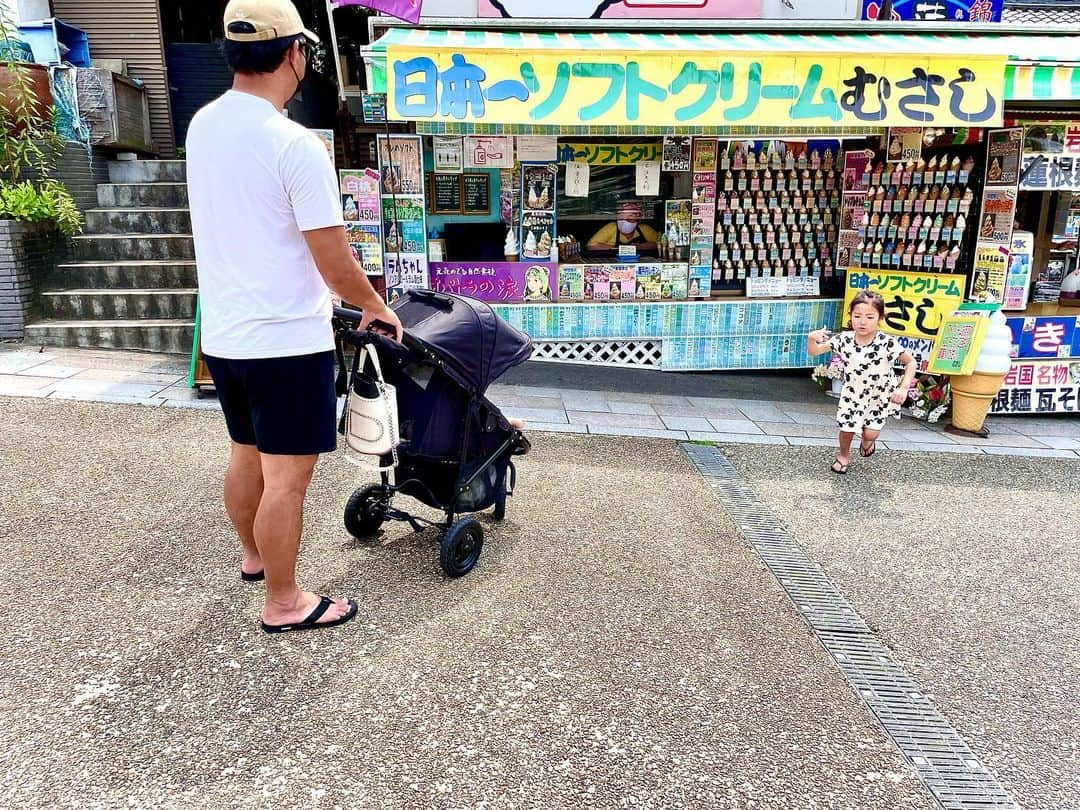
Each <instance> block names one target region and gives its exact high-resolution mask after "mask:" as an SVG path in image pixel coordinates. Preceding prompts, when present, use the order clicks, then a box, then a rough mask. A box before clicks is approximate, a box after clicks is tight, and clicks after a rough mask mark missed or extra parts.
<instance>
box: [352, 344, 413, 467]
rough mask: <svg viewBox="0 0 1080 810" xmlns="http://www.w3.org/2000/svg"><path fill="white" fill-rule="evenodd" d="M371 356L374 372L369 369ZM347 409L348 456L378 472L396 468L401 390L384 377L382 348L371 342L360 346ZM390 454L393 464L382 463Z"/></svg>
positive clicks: (353, 461)
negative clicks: (398, 399) (380, 349)
mask: <svg viewBox="0 0 1080 810" xmlns="http://www.w3.org/2000/svg"><path fill="white" fill-rule="evenodd" d="M369 359H370V360H371V365H372V367H373V368H374V371H375V373H374V376H368V375H367V374H366V373H365V369H366V367H367V361H368V360H369ZM345 410H346V415H345V446H346V448H347V450H346V453H345V458H346V459H347V460H349V461H351V462H352V463H353V464H356V465H357V466H359V467H364V468H365V469H369V470H375V471H376V472H386V471H388V470H392V469H394V467H396V466H397V463H398V457H397V446H398V444H400V443H401V441H400V434H399V433H398V408H397V390H396V389H395V388H394V386H392V385H389V384H388V383H387V382H386V380H385V379H383V374H382V366H381V365H380V364H379V354H378V352H375V351H373V350H370V349H369V348H368V347H367V346H362V347H361V348H359V349H357V356H356V361H355V363H354V365H353V375H352V380H351V381H350V383H349V398H348V400H347V402H346V403H345ZM350 451H351V452H350ZM386 455H391V456H392V458H393V464H392V465H391V466H389V467H383V466H380V463H381V459H382V457H383V456H386Z"/></svg>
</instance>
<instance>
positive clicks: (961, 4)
mask: <svg viewBox="0 0 1080 810" xmlns="http://www.w3.org/2000/svg"><path fill="white" fill-rule="evenodd" d="M1004 5H1005V0H894V2H893V11H892V19H893V20H920V21H927V22H1001V8H1002V6H1004ZM880 14H881V0H863V11H862V18H863V19H864V20H876V19H878V17H879V15H880Z"/></svg>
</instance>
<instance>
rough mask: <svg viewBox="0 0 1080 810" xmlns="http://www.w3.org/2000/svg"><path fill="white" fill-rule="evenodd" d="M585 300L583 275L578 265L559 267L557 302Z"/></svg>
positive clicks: (580, 266)
mask: <svg viewBox="0 0 1080 810" xmlns="http://www.w3.org/2000/svg"><path fill="white" fill-rule="evenodd" d="M584 298H585V273H584V270H583V268H582V265H580V264H562V265H559V295H558V300H559V301H581V300H582V299H584Z"/></svg>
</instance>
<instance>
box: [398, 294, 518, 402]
mask: <svg viewBox="0 0 1080 810" xmlns="http://www.w3.org/2000/svg"><path fill="white" fill-rule="evenodd" d="M393 309H394V312H396V313H397V316H398V318H400V319H401V324H402V326H404V327H405V330H406V331H407V332H408V333H409V335H410V336H411V337H413V338H415V339H417V340H419V341H421V342H423V343H424V344H426V345H427V346H428V347H429V348H430V349H432V350H433V351H434V352H436V353H437V354H438V355H439V356H440V357H442V358H443V359H444V360H446V361H448V362H450V363H451V364H452V365H453V366H454V368H456V369H457V370H458V371H459V373H460V374H461V375H462V377H464V378H465V380H466V381H467V382H469V383H470V384H471V385H474V386H475V387H476V389H477V390H478V391H479V392H480V393H481V394H482V393H483V392H484V391H486V390H487V387H488V386H489V385H491V383H493V382H495V380H497V379H498V378H499V377H501V376H502V375H503V374H505V373H506V372H507V371H508V370H510V369H512V368H513V367H514V366H516V365H519V364H521V363H524V362H525V361H526V360H528V359H529V357H530V356H531V355H532V352H533V346H532V339H531V338H530V337H529V336H528V335H526V334H525V333H523V332H519V331H518V330H517V329H515V328H514V327H512V326H511V325H510V324H508V323H507V322H506V321H504V320H503V319H502V318H500V317H499V316H498V315H496V314H495V311H494V310H493V309H492V308H491V307H490V306H489V305H488V304H486V303H484V302H483V301H477V300H475V299H472V298H464V297H462V296H460V295H451V294H449V293H436V292H431V291H429V290H409V291H408V292H407V293H406V294H405V295H404V296H403V297H402V298H401V299H400V300H399V301H397V302H396V303H395V304H394V305H393Z"/></svg>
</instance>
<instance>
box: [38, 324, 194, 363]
mask: <svg viewBox="0 0 1080 810" xmlns="http://www.w3.org/2000/svg"><path fill="white" fill-rule="evenodd" d="M194 340H195V321H175V320H160V321H144V320H139V321H41V322H40V323H33V324H28V325H27V327H26V337H25V339H24V341H23V342H24V344H25V345H28V346H67V347H78V348H97V349H127V350H130V351H146V352H160V353H163V354H185V355H188V354H190V353H191V346H192V343H193V342H194Z"/></svg>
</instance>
